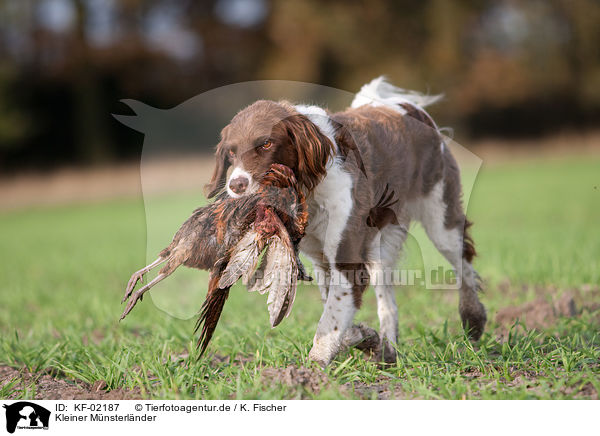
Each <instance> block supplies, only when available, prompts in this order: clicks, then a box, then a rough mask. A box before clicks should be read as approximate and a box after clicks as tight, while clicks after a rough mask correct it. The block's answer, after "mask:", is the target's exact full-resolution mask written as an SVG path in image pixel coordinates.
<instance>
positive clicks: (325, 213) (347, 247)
mask: <svg viewBox="0 0 600 436" xmlns="http://www.w3.org/2000/svg"><path fill="white" fill-rule="evenodd" d="M438 99H439V97H438V96H435V97H431V96H426V95H423V94H420V93H416V92H413V91H406V90H403V89H401V88H397V87H395V86H393V85H391V84H390V83H389V82H387V81H386V79H385V78H384V77H379V78H377V79H374V80H373V81H371V82H370V83H368V84H366V85H364V86H363V87H362V88H361V90H360V91H359V92H358V94H357V95H356V96H355V98H354V100H353V102H352V104H351V106H350V107H349V108H347V109H346V110H344V111H341V112H335V113H330V112H328V111H326V110H325V109H323V108H321V107H318V106H305V105H293V104H292V103H289V102H287V101H278V102H275V101H267V100H259V101H256V102H255V103H253V104H251V105H250V106H248V107H246V108H245V109H243V110H241V111H240V112H239V113H238V114H236V115H235V116H234V117H233V118H232V120H231V122H230V123H229V124H228V125H227V126H225V127H224V128H223V130H222V132H221V141H220V142H219V143H218V145H217V147H216V166H215V170H214V173H213V175H212V178H211V181H210V183H209V184H208V185H207V188H208V191H209V193H208V196H209V197H214V196H215V195H217V194H218V193H220V192H222V191H223V190H226V191H227V193H228V195H230V196H231V197H239V196H242V195H247V194H249V193H252V192H254V191H255V190H256V189H257V188H258V186H259V184H260V181H261V179H262V177H263V176H264V174H265V173H266V172H267V171H268V169H269V168H270V165H272V164H274V163H278V164H283V165H286V166H288V167H290V168H291V169H292V170H293V171H294V173H295V175H296V178H297V179H298V181H299V183H300V185H301V186H302V189H304V190H305V192H306V194H307V202H308V211H309V223H308V226H307V228H306V235H305V237H304V239H303V240H302V241H301V243H300V250H301V252H303V253H304V254H305V255H306V256H307V257H308V258H309V260H310V261H311V262H312V263H313V266H314V273H315V277H317V278H318V280H317V282H318V285H319V290H320V293H321V297H322V301H323V305H324V310H323V314H322V316H321V319H320V320H319V323H318V326H317V330H316V333H315V336H314V339H313V346H312V349H311V350H310V353H309V358H310V359H311V360H313V361H316V362H317V363H318V364H320V365H321V366H323V367H325V366H327V365H328V364H329V363H331V361H332V360H333V359H334V358H335V356H336V355H337V354H338V353H339V352H340V351H341V350H342V349H344V348H345V347H348V346H359V345H360V344H361V343H363V342H364V341H366V340H367V339H368V338H367V336H368V335H369V332H368V329H365V328H364V327H363V326H362V325H361V326H358V325H353V320H354V315H355V313H356V311H357V310H358V309H359V308H360V306H361V301H362V295H363V292H364V291H365V289H366V288H367V287H368V285H369V284H372V285H373V287H374V289H375V295H376V298H377V314H378V317H379V323H380V331H379V346H378V348H377V350H375V353H376V358H377V359H378V360H380V361H383V362H386V363H393V362H395V361H396V357H397V356H396V355H397V352H396V348H395V344H396V343H397V340H398V337H397V336H398V311H397V306H396V301H395V297H394V284H393V282H392V281H391V280H390V278H389V274H388V273H389V271H392V270H394V268H395V267H396V264H397V260H398V255H399V253H400V251H401V248H402V245H403V243H404V241H405V240H406V237H407V230H408V228H409V225H410V223H411V221H413V220H416V221H419V222H420V223H421V224H422V225H423V227H424V228H425V231H426V233H427V235H428V237H429V238H430V239H431V241H432V242H433V244H434V245H435V247H436V248H437V249H438V250H439V251H440V252H441V253H442V254H443V255H444V257H445V258H446V259H447V260H448V261H449V262H450V264H451V265H452V266H453V268H454V270H455V272H456V279H457V284H458V288H459V304H458V306H459V313H460V316H461V320H462V324H463V327H464V329H465V331H466V332H467V334H468V335H469V337H470V338H471V339H472V340H478V339H479V338H480V337H481V335H482V333H483V330H484V327H485V323H486V311H485V308H484V306H483V304H482V303H481V302H480V301H479V298H478V294H477V292H478V290H479V289H480V281H479V279H478V275H477V273H476V272H475V270H474V269H473V266H472V261H473V257H474V256H475V254H476V252H475V247H474V243H473V240H472V238H471V237H470V235H469V231H468V230H469V226H470V225H471V223H470V222H469V221H468V220H467V218H466V216H465V213H464V211H463V206H462V200H461V195H462V188H461V183H460V173H459V169H458V166H457V164H456V161H455V159H454V158H453V156H452V154H451V152H450V150H449V148H448V147H447V145H446V144H445V143H444V138H443V136H442V135H441V134H440V132H439V129H438V127H437V126H436V124H435V122H434V121H433V119H432V118H431V116H430V115H429V114H428V113H427V112H426V111H425V107H427V106H428V105H430V104H432V103H435V102H436V101H437V100H438ZM230 167H231V168H232V171H231V173H230V174H229V176H228V175H227V174H228V172H229V169H230ZM372 351H373V350H372Z"/></svg>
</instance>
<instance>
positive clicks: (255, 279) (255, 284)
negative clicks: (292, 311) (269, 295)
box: [246, 248, 273, 294]
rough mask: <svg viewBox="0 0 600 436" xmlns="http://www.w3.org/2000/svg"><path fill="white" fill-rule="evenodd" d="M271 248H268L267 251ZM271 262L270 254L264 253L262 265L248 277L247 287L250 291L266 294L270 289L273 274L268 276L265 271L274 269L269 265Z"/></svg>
mask: <svg viewBox="0 0 600 436" xmlns="http://www.w3.org/2000/svg"><path fill="white" fill-rule="evenodd" d="M268 251H269V249H268V248H267V250H266V252H268ZM268 262H269V256H267V255H266V254H265V255H263V257H262V260H261V262H260V265H259V266H258V268H257V269H256V270H254V271H253V273H252V274H251V275H250V277H248V281H247V282H246V289H248V292H256V291H258V293H259V294H264V293H265V292H267V291H268V289H269V286H270V284H271V276H270V275H269V276H268V277H267V276H266V275H265V271H272V269H273V268H272V266H269V265H267V264H268Z"/></svg>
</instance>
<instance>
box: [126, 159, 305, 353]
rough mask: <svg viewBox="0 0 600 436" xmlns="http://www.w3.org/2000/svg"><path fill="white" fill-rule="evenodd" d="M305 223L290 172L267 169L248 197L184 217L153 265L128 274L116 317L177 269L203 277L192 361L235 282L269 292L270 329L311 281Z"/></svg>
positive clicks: (206, 340)
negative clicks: (302, 252) (303, 252)
mask: <svg viewBox="0 0 600 436" xmlns="http://www.w3.org/2000/svg"><path fill="white" fill-rule="evenodd" d="M307 223H308V210H307V206H306V200H305V197H304V194H303V193H302V191H301V190H300V188H299V186H298V182H297V180H296V178H295V176H294V173H293V172H292V170H291V169H290V168H288V167H287V166H284V165H281V164H273V165H271V167H270V169H269V171H267V173H266V174H265V176H264V178H263V179H262V181H261V183H260V185H259V187H258V189H257V190H256V192H255V193H253V194H250V195H246V196H243V197H239V198H231V197H228V196H226V195H223V196H221V197H220V198H218V199H217V201H215V202H214V203H212V204H210V205H208V206H205V207H201V208H198V209H196V210H195V211H194V212H193V213H192V216H191V217H190V218H188V219H187V220H186V221H185V222H184V223H183V224H182V225H181V227H180V228H179V230H178V231H177V233H176V234H175V236H174V237H173V240H172V242H171V243H170V244H169V246H168V247H166V248H165V249H164V250H162V251H161V252H160V254H159V256H158V259H156V260H155V261H154V262H152V263H151V264H149V265H147V266H146V267H144V268H142V269H141V270H139V271H137V272H135V273H134V274H133V275H132V276H131V279H130V280H129V282H128V284H127V289H126V291H125V296H124V297H123V301H122V302H125V301H127V300H128V301H127V306H126V307H125V310H124V312H123V314H122V315H121V319H123V318H125V317H126V316H127V314H129V312H131V310H132V309H133V307H134V306H135V304H136V303H137V301H138V300H141V299H142V297H143V295H144V293H145V292H147V291H148V290H149V289H150V288H152V287H153V286H154V285H156V284H157V283H158V282H160V281H161V280H164V279H165V278H167V277H168V276H169V275H170V274H172V273H173V272H174V271H175V270H176V269H177V268H178V267H179V266H180V265H185V266H187V267H189V268H198V269H203V270H209V271H210V276H209V282H208V292H207V295H206V300H205V301H204V303H203V305H202V308H201V311H200V316H199V319H198V322H197V323H196V329H195V332H197V331H198V330H199V329H200V328H201V332H200V337H199V339H198V347H199V349H200V356H201V355H202V354H203V353H204V351H205V350H206V347H207V346H208V343H209V341H210V339H211V337H212V335H213V333H214V331H215V328H216V326H217V323H218V321H219V317H220V316H221V312H222V310H223V306H224V304H225V301H226V300H227V297H228V295H229V290H230V288H231V286H232V285H233V284H234V283H235V282H236V281H237V280H238V279H240V278H243V281H244V283H246V285H247V287H248V290H249V291H258V292H260V293H261V294H263V293H265V292H269V297H268V300H267V304H268V308H269V314H270V322H271V326H272V327H275V326H277V325H278V324H279V323H280V322H281V321H282V320H283V318H284V317H286V316H288V315H289V313H290V310H291V308H292V304H293V302H294V298H295V295H296V286H297V280H298V279H300V280H312V279H311V278H310V277H308V276H307V275H306V273H305V271H304V267H303V265H302V263H301V262H300V260H299V258H298V244H299V242H300V240H301V239H302V237H303V236H304V230H305V227H306V225H307ZM263 252H264V255H263ZM163 263H166V265H165V266H163V267H162V269H161V270H160V271H159V273H158V275H157V276H156V277H155V278H154V279H153V280H152V281H150V282H149V283H148V284H146V285H145V286H143V287H141V288H139V289H138V290H137V291H135V292H133V290H134V288H135V286H136V284H137V282H138V281H140V280H143V277H144V275H145V274H146V273H148V272H149V271H150V270H152V269H153V268H155V267H157V266H159V265H161V264H163ZM259 263H260V265H259Z"/></svg>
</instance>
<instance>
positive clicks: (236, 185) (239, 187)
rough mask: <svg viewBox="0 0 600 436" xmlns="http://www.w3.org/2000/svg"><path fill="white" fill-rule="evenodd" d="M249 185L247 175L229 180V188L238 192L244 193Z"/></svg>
mask: <svg viewBox="0 0 600 436" xmlns="http://www.w3.org/2000/svg"><path fill="white" fill-rule="evenodd" d="M247 187H248V179H247V178H246V177H236V178H235V179H233V180H231V181H230V182H229V188H230V189H231V190H232V191H233V192H235V193H236V194H243V193H244V191H245V190H246V188H247Z"/></svg>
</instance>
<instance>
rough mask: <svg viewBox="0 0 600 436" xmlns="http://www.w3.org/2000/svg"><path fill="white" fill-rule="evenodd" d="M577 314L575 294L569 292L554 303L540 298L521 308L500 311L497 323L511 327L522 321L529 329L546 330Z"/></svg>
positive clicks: (509, 307) (520, 306)
mask: <svg viewBox="0 0 600 436" xmlns="http://www.w3.org/2000/svg"><path fill="white" fill-rule="evenodd" d="M577 313H578V312H577V307H576V306H575V298H574V294H573V293H571V292H567V293H565V294H563V295H562V296H561V297H559V298H556V299H553V300H552V301H548V299H547V298H544V297H538V298H536V299H535V300H534V301H530V302H527V303H525V304H522V305H519V306H508V307H505V308H503V309H500V310H499V311H498V313H497V314H496V322H497V323H498V324H500V325H503V326H508V327H510V326H511V325H513V324H514V323H515V322H516V321H517V320H520V321H521V322H523V323H524V324H525V326H526V327H527V328H528V329H534V328H536V329H540V328H542V329H544V328H548V327H551V326H553V325H554V324H555V323H556V321H557V320H558V318H560V317H573V316H576V315H577Z"/></svg>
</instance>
